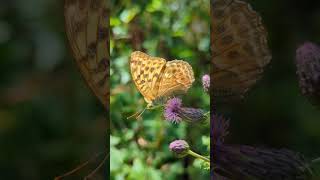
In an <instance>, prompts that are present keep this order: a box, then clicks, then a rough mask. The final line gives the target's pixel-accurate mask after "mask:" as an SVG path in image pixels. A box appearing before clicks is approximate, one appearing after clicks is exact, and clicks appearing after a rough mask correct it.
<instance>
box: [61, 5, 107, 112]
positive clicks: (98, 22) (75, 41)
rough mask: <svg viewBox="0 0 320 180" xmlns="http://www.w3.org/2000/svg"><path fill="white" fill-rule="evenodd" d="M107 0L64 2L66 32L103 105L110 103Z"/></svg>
mask: <svg viewBox="0 0 320 180" xmlns="http://www.w3.org/2000/svg"><path fill="white" fill-rule="evenodd" d="M106 3H107V2H106V1H104V0H65V6H64V15H65V29H66V33H67V37H68V40H69V44H70V46H71V49H72V52H73V56H74V58H75V61H76V63H77V65H78V67H79V69H80V72H81V74H82V75H83V77H84V79H85V81H86V82H87V84H88V85H89V87H90V88H91V89H92V91H93V92H94V94H95V95H96V96H97V97H98V98H99V100H100V101H101V102H102V104H103V105H104V106H107V105H108V102H109V100H108V99H109V84H108V80H107V78H108V76H109V57H110V56H109V43H108V39H109V20H108V19H109V10H108V9H107V4H106Z"/></svg>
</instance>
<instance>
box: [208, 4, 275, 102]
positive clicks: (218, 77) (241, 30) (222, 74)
mask: <svg viewBox="0 0 320 180" xmlns="http://www.w3.org/2000/svg"><path fill="white" fill-rule="evenodd" d="M211 10H212V12H211V13H212V22H211V23H212V35H211V47H212V63H213V70H212V72H213V77H212V81H213V95H214V97H217V98H218V99H221V100H223V101H224V100H229V99H240V98H242V97H243V96H244V95H245V93H246V92H247V91H248V90H249V89H250V88H251V87H252V85H254V84H255V82H256V81H257V80H258V79H259V78H260V76H261V73H262V72H263V68H264V66H265V65H266V64H268V63H269V61H270V59H271V55H270V52H269V49H268V46H267V40H266V37H267V32H266V31H265V28H264V27H263V25H262V23H261V18H260V16H259V15H258V14H257V13H256V12H255V11H253V10H252V9H251V7H250V6H249V5H248V4H247V3H245V2H242V1H238V0H215V1H213V3H212V8H211Z"/></svg>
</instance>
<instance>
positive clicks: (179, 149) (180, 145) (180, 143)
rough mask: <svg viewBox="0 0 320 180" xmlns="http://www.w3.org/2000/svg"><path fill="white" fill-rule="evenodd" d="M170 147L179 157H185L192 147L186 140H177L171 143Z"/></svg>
mask: <svg viewBox="0 0 320 180" xmlns="http://www.w3.org/2000/svg"><path fill="white" fill-rule="evenodd" d="M169 149H170V151H172V152H173V153H174V154H175V155H176V156H177V157H184V156H186V155H188V151H189V149H190V146H189V144H188V143H187V142H186V141H185V140H175V141H172V142H171V143H170V145H169Z"/></svg>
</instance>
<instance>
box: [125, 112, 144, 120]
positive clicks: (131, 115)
mask: <svg viewBox="0 0 320 180" xmlns="http://www.w3.org/2000/svg"><path fill="white" fill-rule="evenodd" d="M140 112H141V111H137V112H135V113H134V114H132V115H131V116H129V117H127V119H130V118H132V117H134V116H136V115H137V114H138V113H140Z"/></svg>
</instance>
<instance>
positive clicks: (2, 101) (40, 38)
mask: <svg viewBox="0 0 320 180" xmlns="http://www.w3.org/2000/svg"><path fill="white" fill-rule="evenodd" d="M105 117H106V113H105V112H104V109H103V107H102V105H100V104H99V102H98V101H97V99H96V98H95V97H94V96H93V95H92V94H91V92H90V90H89V88H88V87H87V86H86V84H85V82H84V80H83V79H82V77H81V75H80V72H79V71H78V69H77V66H76V63H75V62H74V61H73V57H72V56H71V51H70V48H69V46H68V42H67V38H66V34H65V31H64V16H63V1H56V0H30V1H29V0H28V1H21V0H14V1H9V0H4V1H1V2H0V148H1V150H0V152H1V153H0V174H1V175H0V179H32V180H36V179H53V178H54V177H55V176H58V175H61V174H63V173H65V172H67V171H69V170H71V169H73V168H75V167H76V166H78V165H80V164H81V163H82V162H84V161H86V160H88V159H90V158H92V157H94V156H95V155H96V154H99V153H101V152H105V151H106V147H105V141H106V140H105V139H106V137H107V136H106V134H105V132H106V120H105ZM102 159H103V155H101V156H99V157H98V158H96V159H95V160H93V161H92V163H90V164H89V166H88V167H87V168H84V169H83V170H80V171H79V172H78V173H76V175H75V176H72V177H69V179H80V177H84V176H86V175H88V174H89V173H90V172H91V171H92V170H93V169H94V168H95V167H97V165H98V164H99V162H101V160H102ZM103 175H105V174H103ZM99 176H101V175H98V176H95V179H99V178H98V177H99Z"/></svg>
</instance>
